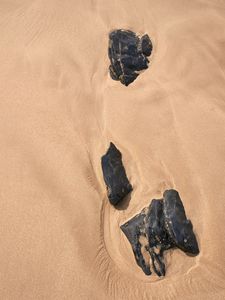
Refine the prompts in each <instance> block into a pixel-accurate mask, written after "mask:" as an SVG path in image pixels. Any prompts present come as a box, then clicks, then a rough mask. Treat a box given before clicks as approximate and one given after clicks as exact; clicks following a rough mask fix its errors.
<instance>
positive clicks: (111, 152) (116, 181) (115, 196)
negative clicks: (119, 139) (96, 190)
mask: <svg viewBox="0 0 225 300" xmlns="http://www.w3.org/2000/svg"><path fill="white" fill-rule="evenodd" d="M101 164H102V171H103V177H104V181H105V184H106V187H107V194H108V198H109V201H110V203H111V204H113V205H116V204H118V203H119V202H121V201H122V200H123V199H124V198H125V197H126V196H127V195H128V194H129V193H130V192H131V191H132V185H131V184H130V182H129V180H128V178H127V175H126V171H125V169H124V166H123V163H122V154H121V152H120V151H119V150H118V149H117V148H116V146H115V145H114V144H113V143H110V147H109V149H108V151H107V152H106V154H105V155H104V156H102V159H101Z"/></svg>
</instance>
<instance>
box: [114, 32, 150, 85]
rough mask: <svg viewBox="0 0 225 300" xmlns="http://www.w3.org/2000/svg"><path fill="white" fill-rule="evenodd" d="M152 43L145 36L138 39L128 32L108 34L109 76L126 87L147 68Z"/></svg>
mask: <svg viewBox="0 0 225 300" xmlns="http://www.w3.org/2000/svg"><path fill="white" fill-rule="evenodd" d="M151 52H152V43H151V40H150V38H149V36H148V35H147V34H145V35H143V36H142V37H141V38H139V37H138V36H137V35H136V34H135V33H134V32H132V31H130V30H122V29H118V30H114V31H112V32H111V33H110V34H109V49H108V55H109V59H110V62H111V65H110V66H109V71H110V76H111V78H112V79H113V80H119V81H120V82H121V83H122V84H124V85H126V86H128V85H129V84H130V83H131V82H133V81H134V80H135V79H136V78H137V77H138V75H139V72H140V71H142V70H144V69H147V68H148V63H149V60H148V59H147V56H150V55H151Z"/></svg>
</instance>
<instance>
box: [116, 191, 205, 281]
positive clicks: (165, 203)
mask: <svg viewBox="0 0 225 300" xmlns="http://www.w3.org/2000/svg"><path fill="white" fill-rule="evenodd" d="M120 228H121V229H122V231H123V232H124V234H125V235H126V237H127V239H128V240H129V242H130V244H131V246H132V249H133V252H134V256H135V259H136V262H137V264H138V265H139V266H140V267H141V268H142V270H143V271H144V273H145V274H146V275H150V274H151V270H150V267H151V266H152V267H153V270H154V271H155V273H156V274H157V275H158V276H164V275H165V272H166V270H165V263H164V258H163V252H164V251H165V250H168V249H171V248H175V247H178V248H179V249H181V250H182V251H184V252H186V253H190V254H192V255H197V254H198V253H199V249H198V243H197V240H196V237H195V234H194V232H193V228H192V224H191V221H190V220H187V218H186V214H185V211H184V207H183V204H182V201H181V199H180V196H179V194H178V192H177V191H175V190H168V191H165V192H164V194H163V199H159V200H155V199H153V200H152V202H151V204H150V205H149V207H147V208H145V209H143V210H142V211H141V213H140V214H138V215H136V216H135V217H133V218H132V219H131V220H129V221H128V222H126V223H125V224H123V225H122V226H121V227H120ZM141 236H142V237H143V238H145V239H146V240H147V244H145V245H142V243H141V239H140V237H141ZM141 249H142V251H141ZM143 249H145V251H148V252H149V255H150V258H151V266H150V263H149V262H148V261H146V260H145V259H144V256H143Z"/></svg>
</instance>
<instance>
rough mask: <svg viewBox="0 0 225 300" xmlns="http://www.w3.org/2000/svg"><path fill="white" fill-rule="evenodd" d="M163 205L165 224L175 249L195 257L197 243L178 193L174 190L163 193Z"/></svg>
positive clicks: (197, 250)
mask: <svg viewBox="0 0 225 300" xmlns="http://www.w3.org/2000/svg"><path fill="white" fill-rule="evenodd" d="M163 203H164V205H163V211H164V218H165V224H166V225H167V229H168V232H169V234H170V236H171V237H172V239H173V241H174V243H175V245H176V247H178V248H180V249H181V250H182V251H184V252H187V253H190V254H194V255H197V254H198V253H199V248H198V242H197V240H196V237H195V234H194V232H193V226H192V223H191V221H190V220H188V219H187V217H186V214H185V211H184V206H183V203H182V201H181V199H180V196H179V194H178V192H177V191H175V190H168V191H165V192H164V194H163Z"/></svg>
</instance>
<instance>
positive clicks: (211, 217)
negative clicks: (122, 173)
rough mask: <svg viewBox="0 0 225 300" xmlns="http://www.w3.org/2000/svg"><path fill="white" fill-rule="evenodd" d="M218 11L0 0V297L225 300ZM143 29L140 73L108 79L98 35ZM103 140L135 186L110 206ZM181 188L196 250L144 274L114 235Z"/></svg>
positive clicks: (212, 4) (223, 40)
mask: <svg viewBox="0 0 225 300" xmlns="http://www.w3.org/2000/svg"><path fill="white" fill-rule="evenodd" d="M224 27H225V2H224V1H222V0H211V1H208V0H202V1H197V0H195V1H188V0H182V1H180V0H173V1H172V0H170V1H163V0H160V1H153V0H139V1H134V0H126V1H125V0H124V1H122V0H121V1H119V0H114V1H105V0H96V1H95V0H90V1H88V0H85V1H84V0H83V1H80V0H74V1H72V0H64V1H60V0H54V1H53V0H48V1H45V0H36V1H31V0H29V1H28V0H7V1H6V0H2V1H0V37H1V38H0V66H1V67H0V82H1V84H0V298H1V299H3V300H11V299H12V300H14V299H20V300H24V299H29V300H32V299H46V300H62V299H75V300H80V299H81V300H86V299H87V300H89V299H91V300H114V299H115V300H133V299H139V300H142V299H143V300H151V299H154V300H157V299H182V300H186V299H204V300H206V299H210V300H212V299H224V298H225V257H224V253H225V239H224V236H225V160H224V158H225V137H224V131H225V56H224V53H225V33H224ZM119 28H124V29H130V30H133V31H135V32H137V33H138V34H145V33H147V34H148V35H149V36H150V38H151V40H152V43H153V53H152V55H151V57H150V66H149V69H148V70H146V71H145V72H143V73H142V74H141V75H140V76H139V77H138V78H137V79H136V80H135V82H134V83H132V84H131V85H129V87H125V86H123V85H122V84H121V83H120V82H116V81H113V80H112V79H111V78H110V76H109V73H108V66H109V59H108V34H109V32H110V31H111V30H113V29H119ZM110 141H112V142H114V143H115V144H116V146H117V147H118V148H119V149H120V151H121V152H122V154H123V162H124V165H125V168H126V172H127V175H128V178H129V180H130V182H131V183H132V185H133V187H134V190H133V192H132V193H131V195H130V197H128V198H127V199H125V201H124V202H123V203H122V204H121V205H120V206H119V208H118V209H115V208H114V207H113V206H111V205H110V204H109V201H108V199H107V195H106V188H105V184H104V180H103V176H102V170H101V164H100V159H101V156H102V155H103V154H104V153H105V152H106V150H107V148H108V146H109V142H110ZM169 188H174V189H176V190H178V191H179V193H180V196H181V198H182V201H183V204H184V206H185V210H186V214H187V217H188V218H190V219H191V221H192V223H193V226H194V232H195V233H196V236H197V239H198V243H199V247H200V254H199V255H198V256H196V257H189V256H187V255H185V254H184V253H183V252H181V251H180V250H178V249H176V250H174V251H168V252H167V254H166V267H167V273H166V276H165V277H164V278H158V277H157V276H155V275H152V276H146V275H144V273H143V272H142V270H141V269H140V268H139V267H138V266H137V264H136V262H135V259H134V256H133V253H132V249H131V247H130V244H129V243H128V241H127V239H126V237H125V235H124V234H123V233H122V231H121V230H120V228H119V226H120V225H121V224H123V223H124V222H125V221H127V220H128V219H130V218H131V217H133V216H134V215H136V214H137V213H139V212H140V210H141V209H142V208H143V207H146V206H147V205H148V204H149V203H150V201H151V199H153V198H161V197H162V194H163V192H164V190H165V189H169Z"/></svg>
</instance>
